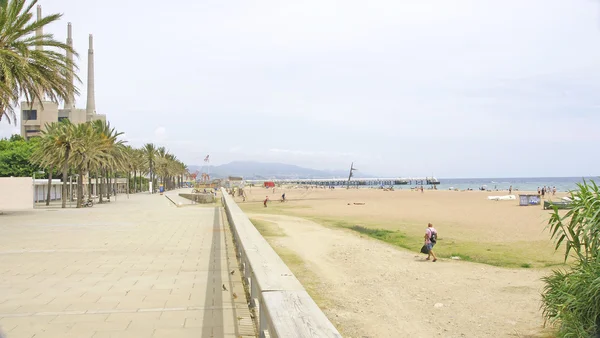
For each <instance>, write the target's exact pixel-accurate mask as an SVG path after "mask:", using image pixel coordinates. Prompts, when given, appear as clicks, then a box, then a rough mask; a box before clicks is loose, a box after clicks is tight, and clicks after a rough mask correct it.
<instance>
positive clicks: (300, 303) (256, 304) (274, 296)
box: [221, 188, 342, 338]
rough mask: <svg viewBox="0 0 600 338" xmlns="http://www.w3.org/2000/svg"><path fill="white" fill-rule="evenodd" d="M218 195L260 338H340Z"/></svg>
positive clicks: (240, 215) (226, 199)
mask: <svg viewBox="0 0 600 338" xmlns="http://www.w3.org/2000/svg"><path fill="white" fill-rule="evenodd" d="M221 193H222V195H223V197H222V199H223V205H224V206H225V212H226V214H227V220H228V221H229V225H230V227H231V232H232V235H233V239H234V244H235V246H236V251H237V257H238V259H239V263H241V267H242V271H241V273H242V274H243V276H244V281H245V282H246V285H247V286H248V289H249V291H250V307H252V308H257V309H258V311H257V313H258V315H259V316H258V320H257V321H258V323H257V326H258V331H259V337H261V338H263V337H273V338H275V337H277V338H284V337H298V338H313V337H319V338H341V337H342V336H341V335H340V333H339V332H338V331H337V329H336V328H335V327H334V326H333V324H332V323H331V322H330V321H329V319H328V318H327V317H326V316H325V314H324V313H323V311H321V309H320V308H319V307H318V306H317V303H315V301H314V300H313V299H312V298H311V297H310V296H309V294H308V293H307V292H306V290H305V289H304V287H303V286H302V284H300V281H299V280H298V279H296V277H295V276H294V274H293V273H292V271H291V270H290V269H289V268H288V267H287V266H286V265H285V263H284V262H283V261H282V260H281V258H280V257H279V256H278V255H277V253H276V252H275V251H274V250H273V248H272V247H271V246H270V245H269V243H268V242H267V241H266V240H265V239H264V237H263V236H262V235H261V234H260V232H258V230H256V228H255V227H254V225H253V224H252V222H250V219H249V218H248V217H247V216H246V214H244V212H243V211H242V209H240V207H239V206H238V205H237V204H236V203H235V201H234V200H233V199H232V198H231V196H229V195H228V194H227V191H226V190H225V189H223V188H222V189H221Z"/></svg>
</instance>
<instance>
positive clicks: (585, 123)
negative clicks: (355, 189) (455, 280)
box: [0, 0, 600, 177]
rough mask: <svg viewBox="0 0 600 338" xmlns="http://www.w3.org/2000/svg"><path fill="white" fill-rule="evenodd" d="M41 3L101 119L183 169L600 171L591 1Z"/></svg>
mask: <svg viewBox="0 0 600 338" xmlns="http://www.w3.org/2000/svg"><path fill="white" fill-rule="evenodd" d="M40 3H41V4H42V6H43V11H44V13H46V14H48V13H54V12H61V13H64V17H63V20H62V22H61V23H60V24H56V25H53V26H51V27H49V29H48V30H47V31H50V32H52V33H54V34H55V36H56V37H58V38H60V39H64V38H65V37H66V23H67V22H68V21H70V22H72V23H73V29H74V41H75V48H76V49H77V50H78V52H79V53H80V58H79V65H80V68H81V74H80V77H81V78H82V81H83V83H84V84H85V81H86V78H85V77H86V65H87V34H89V33H93V34H94V44H95V59H96V66H95V67H96V106H97V111H98V113H102V114H107V116H108V119H109V120H110V121H111V123H112V124H113V125H114V126H116V127H117V129H119V130H121V131H123V132H125V133H126V139H127V140H128V141H129V142H130V143H131V144H132V145H134V146H139V145H141V144H143V143H145V142H155V143H157V144H161V145H164V146H166V147H167V148H169V149H170V150H171V151H172V152H173V153H175V154H176V155H177V156H178V157H179V158H180V159H181V160H183V161H184V162H186V163H188V164H201V163H202V159H203V158H204V156H205V155H206V154H210V155H211V159H212V162H213V163H214V164H219V163H226V162H229V161H232V160H256V161H277V162H284V163H290V164H297V165H302V166H307V167H312V168H316V169H341V168H346V167H348V166H349V164H350V162H352V161H354V162H355V163H356V164H357V166H358V167H359V168H361V169H362V170H364V171H365V172H369V173H374V174H379V175H390V176H409V175H410V176H422V175H431V174H433V175H436V176H438V177H514V176H520V177H523V176H583V175H586V176H587V175H599V174H600V170H599V169H598V168H600V157H599V156H597V154H598V148H599V145H600V132H598V130H599V127H600V114H599V112H600V95H598V93H600V8H599V6H600V3H599V2H597V1H592V0H571V1H565V0H520V1H514V0H502V1H496V0H486V1H481V0H456V1H444V0H439V1H431V0H420V1H392V0H390V1H387V0H373V1H368V2H365V1H355V0H345V1H322V0H321V1H317V0H305V1H294V2H291V1H275V0H273V1H235V0H234V1H227V2H224V1H216V0H215V1H212V0H208V1H173V2H170V3H168V5H165V2H163V1H160V2H159V1H156V0H147V1H137V0H127V1H114V0H105V1H95V2H88V1H85V5H83V3H84V2H83V1H76V0H52V1H50V0H41V1H40ZM85 95H86V88H85V85H81V97H80V98H79V99H78V101H77V105H78V106H80V107H85ZM12 129H13V128H11V127H10V126H8V125H6V124H5V123H2V124H0V136H6V135H9V134H10V133H11V132H12V131H13V130H12ZM16 130H18V129H16ZM575 162H576V164H575Z"/></svg>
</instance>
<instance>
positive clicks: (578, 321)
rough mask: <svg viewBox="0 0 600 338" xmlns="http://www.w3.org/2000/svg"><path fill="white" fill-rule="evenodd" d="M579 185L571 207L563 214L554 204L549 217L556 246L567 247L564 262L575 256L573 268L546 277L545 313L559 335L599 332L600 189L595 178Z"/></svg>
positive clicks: (558, 247)
mask: <svg viewBox="0 0 600 338" xmlns="http://www.w3.org/2000/svg"><path fill="white" fill-rule="evenodd" d="M578 187H579V190H576V191H573V192H571V194H570V199H571V201H572V202H571V207H572V208H571V210H569V211H568V212H567V213H566V214H564V215H563V214H561V212H560V211H559V210H558V208H556V207H555V208H554V212H553V214H552V216H551V217H550V220H549V221H548V228H549V230H550V234H551V237H552V238H553V239H554V240H555V241H556V247H555V249H556V250H558V249H560V248H561V247H564V249H565V262H566V261H567V259H568V258H569V257H573V259H574V263H573V264H572V266H571V267H570V269H568V270H565V271H561V270H555V271H553V273H552V274H551V275H550V276H547V277H544V278H543V281H544V282H545V284H546V286H545V288H544V292H543V293H542V301H543V304H542V308H543V313H544V316H545V317H546V319H547V320H549V321H550V322H551V323H554V324H558V325H559V329H558V335H559V336H560V337H592V336H600V191H599V188H598V186H597V185H596V183H595V182H594V181H591V182H590V183H587V182H585V181H584V182H583V184H579V185H578ZM569 254H572V255H571V256H570V255H569Z"/></svg>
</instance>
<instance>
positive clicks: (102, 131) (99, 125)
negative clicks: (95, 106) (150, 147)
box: [92, 120, 125, 202]
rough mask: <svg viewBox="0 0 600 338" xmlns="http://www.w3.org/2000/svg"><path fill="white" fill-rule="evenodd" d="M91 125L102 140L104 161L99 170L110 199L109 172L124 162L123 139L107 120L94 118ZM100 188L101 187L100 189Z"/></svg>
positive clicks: (118, 167) (120, 166)
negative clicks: (104, 180)
mask: <svg viewBox="0 0 600 338" xmlns="http://www.w3.org/2000/svg"><path fill="white" fill-rule="evenodd" d="M92 127H93V129H94V130H95V132H96V135H97V137H98V138H99V139H100V140H101V141H102V144H103V151H104V155H105V156H104V161H103V162H102V165H101V166H100V172H103V175H104V177H105V179H106V185H105V188H106V196H107V198H109V199H110V179H109V173H110V172H111V171H116V170H118V169H120V168H122V163H123V162H124V158H125V156H124V143H125V142H124V141H122V140H119V139H118V137H119V136H120V135H122V134H123V133H121V132H117V131H116V130H115V128H112V127H111V126H110V123H109V122H105V121H101V120H96V121H94V122H92ZM101 190H102V189H101ZM99 196H100V202H102V192H100V194H99Z"/></svg>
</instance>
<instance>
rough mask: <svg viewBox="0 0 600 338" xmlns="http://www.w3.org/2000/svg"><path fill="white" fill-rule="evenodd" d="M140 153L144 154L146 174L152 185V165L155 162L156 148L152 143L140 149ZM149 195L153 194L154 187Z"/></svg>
mask: <svg viewBox="0 0 600 338" xmlns="http://www.w3.org/2000/svg"><path fill="white" fill-rule="evenodd" d="M142 152H143V154H144V162H145V163H146V166H147V168H148V172H149V173H150V184H151V185H152V184H154V163H155V161H156V146H155V145H154V144H153V143H146V144H144V147H142ZM150 193H151V194H152V193H154V186H152V189H151V190H150Z"/></svg>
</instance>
